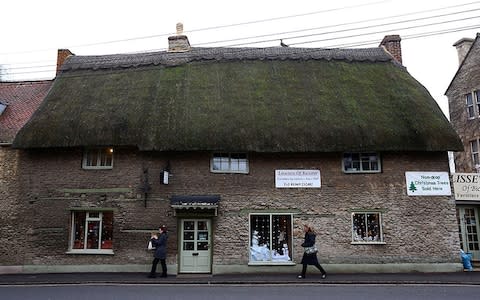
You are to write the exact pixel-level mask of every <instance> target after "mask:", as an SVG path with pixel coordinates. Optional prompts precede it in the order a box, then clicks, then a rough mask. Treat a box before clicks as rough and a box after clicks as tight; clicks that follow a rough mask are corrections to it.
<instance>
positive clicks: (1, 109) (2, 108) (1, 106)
mask: <svg viewBox="0 0 480 300" xmlns="http://www.w3.org/2000/svg"><path fill="white" fill-rule="evenodd" d="M5 109H7V103H5V102H3V101H0V116H1V115H2V114H3V112H4V111H5Z"/></svg>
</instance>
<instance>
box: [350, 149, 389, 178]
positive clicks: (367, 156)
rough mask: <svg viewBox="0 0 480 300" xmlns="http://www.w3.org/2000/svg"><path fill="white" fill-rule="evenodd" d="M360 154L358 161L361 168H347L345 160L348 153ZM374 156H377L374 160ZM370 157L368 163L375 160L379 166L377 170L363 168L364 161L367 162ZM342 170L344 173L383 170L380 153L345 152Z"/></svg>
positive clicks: (378, 171) (377, 171)
mask: <svg viewBox="0 0 480 300" xmlns="http://www.w3.org/2000/svg"><path fill="white" fill-rule="evenodd" d="M354 154H355V155H358V157H359V159H358V163H359V168H358V169H357V168H349V169H347V165H346V163H345V161H346V160H347V159H348V158H347V157H346V156H347V155H350V156H352V155H354ZM372 157H375V158H376V159H375V160H372ZM367 159H368V163H369V164H371V163H372V162H373V161H375V162H376V164H377V166H378V168H377V169H376V170H363V163H364V162H366V160H367ZM342 170H343V172H344V173H348V174H355V173H380V172H382V162H381V159H380V154H379V153H378V152H345V153H343V155H342Z"/></svg>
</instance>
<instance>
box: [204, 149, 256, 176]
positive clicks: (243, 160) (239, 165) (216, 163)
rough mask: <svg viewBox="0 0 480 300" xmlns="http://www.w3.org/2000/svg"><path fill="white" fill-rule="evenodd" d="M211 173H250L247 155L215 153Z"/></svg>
mask: <svg viewBox="0 0 480 300" xmlns="http://www.w3.org/2000/svg"><path fill="white" fill-rule="evenodd" d="M211 171H212V172H218V173H245V174H246V173H248V158H247V154H246V153H214V154H213V157H212V162H211Z"/></svg>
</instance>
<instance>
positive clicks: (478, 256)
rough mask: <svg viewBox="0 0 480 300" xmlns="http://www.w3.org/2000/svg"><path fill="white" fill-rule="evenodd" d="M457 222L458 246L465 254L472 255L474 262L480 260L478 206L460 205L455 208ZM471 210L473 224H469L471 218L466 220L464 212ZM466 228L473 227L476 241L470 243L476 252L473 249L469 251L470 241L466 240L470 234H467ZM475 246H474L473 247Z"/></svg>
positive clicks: (479, 214)
mask: <svg viewBox="0 0 480 300" xmlns="http://www.w3.org/2000/svg"><path fill="white" fill-rule="evenodd" d="M456 209H457V220H458V222H459V224H458V228H459V239H460V246H461V248H462V249H463V250H464V251H465V252H466V253H471V254H472V259H474V260H480V222H479V221H480V220H479V217H480V211H479V207H478V206H474V205H469V206H467V205H462V206H457V208H456ZM466 209H468V210H472V211H473V214H474V215H473V216H474V220H475V224H472V223H469V222H471V218H468V219H469V220H467V219H466V214H465V210H466ZM467 226H475V227H476V228H475V231H476V235H477V236H476V239H477V240H476V241H475V240H473V241H472V245H473V246H474V248H475V247H477V248H479V249H478V250H475V249H470V247H469V246H470V245H469V244H470V239H469V238H468V237H469V235H470V236H471V235H472V233H469V232H468V229H467V228H468V227H467ZM475 244H476V245H475Z"/></svg>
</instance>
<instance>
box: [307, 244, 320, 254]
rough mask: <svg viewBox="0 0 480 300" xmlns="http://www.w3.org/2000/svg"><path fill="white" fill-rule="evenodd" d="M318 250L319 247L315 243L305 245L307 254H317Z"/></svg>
mask: <svg viewBox="0 0 480 300" xmlns="http://www.w3.org/2000/svg"><path fill="white" fill-rule="evenodd" d="M317 252H318V249H317V247H316V246H315V245H313V246H312V247H305V254H308V255H310V254H315V253H317Z"/></svg>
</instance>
